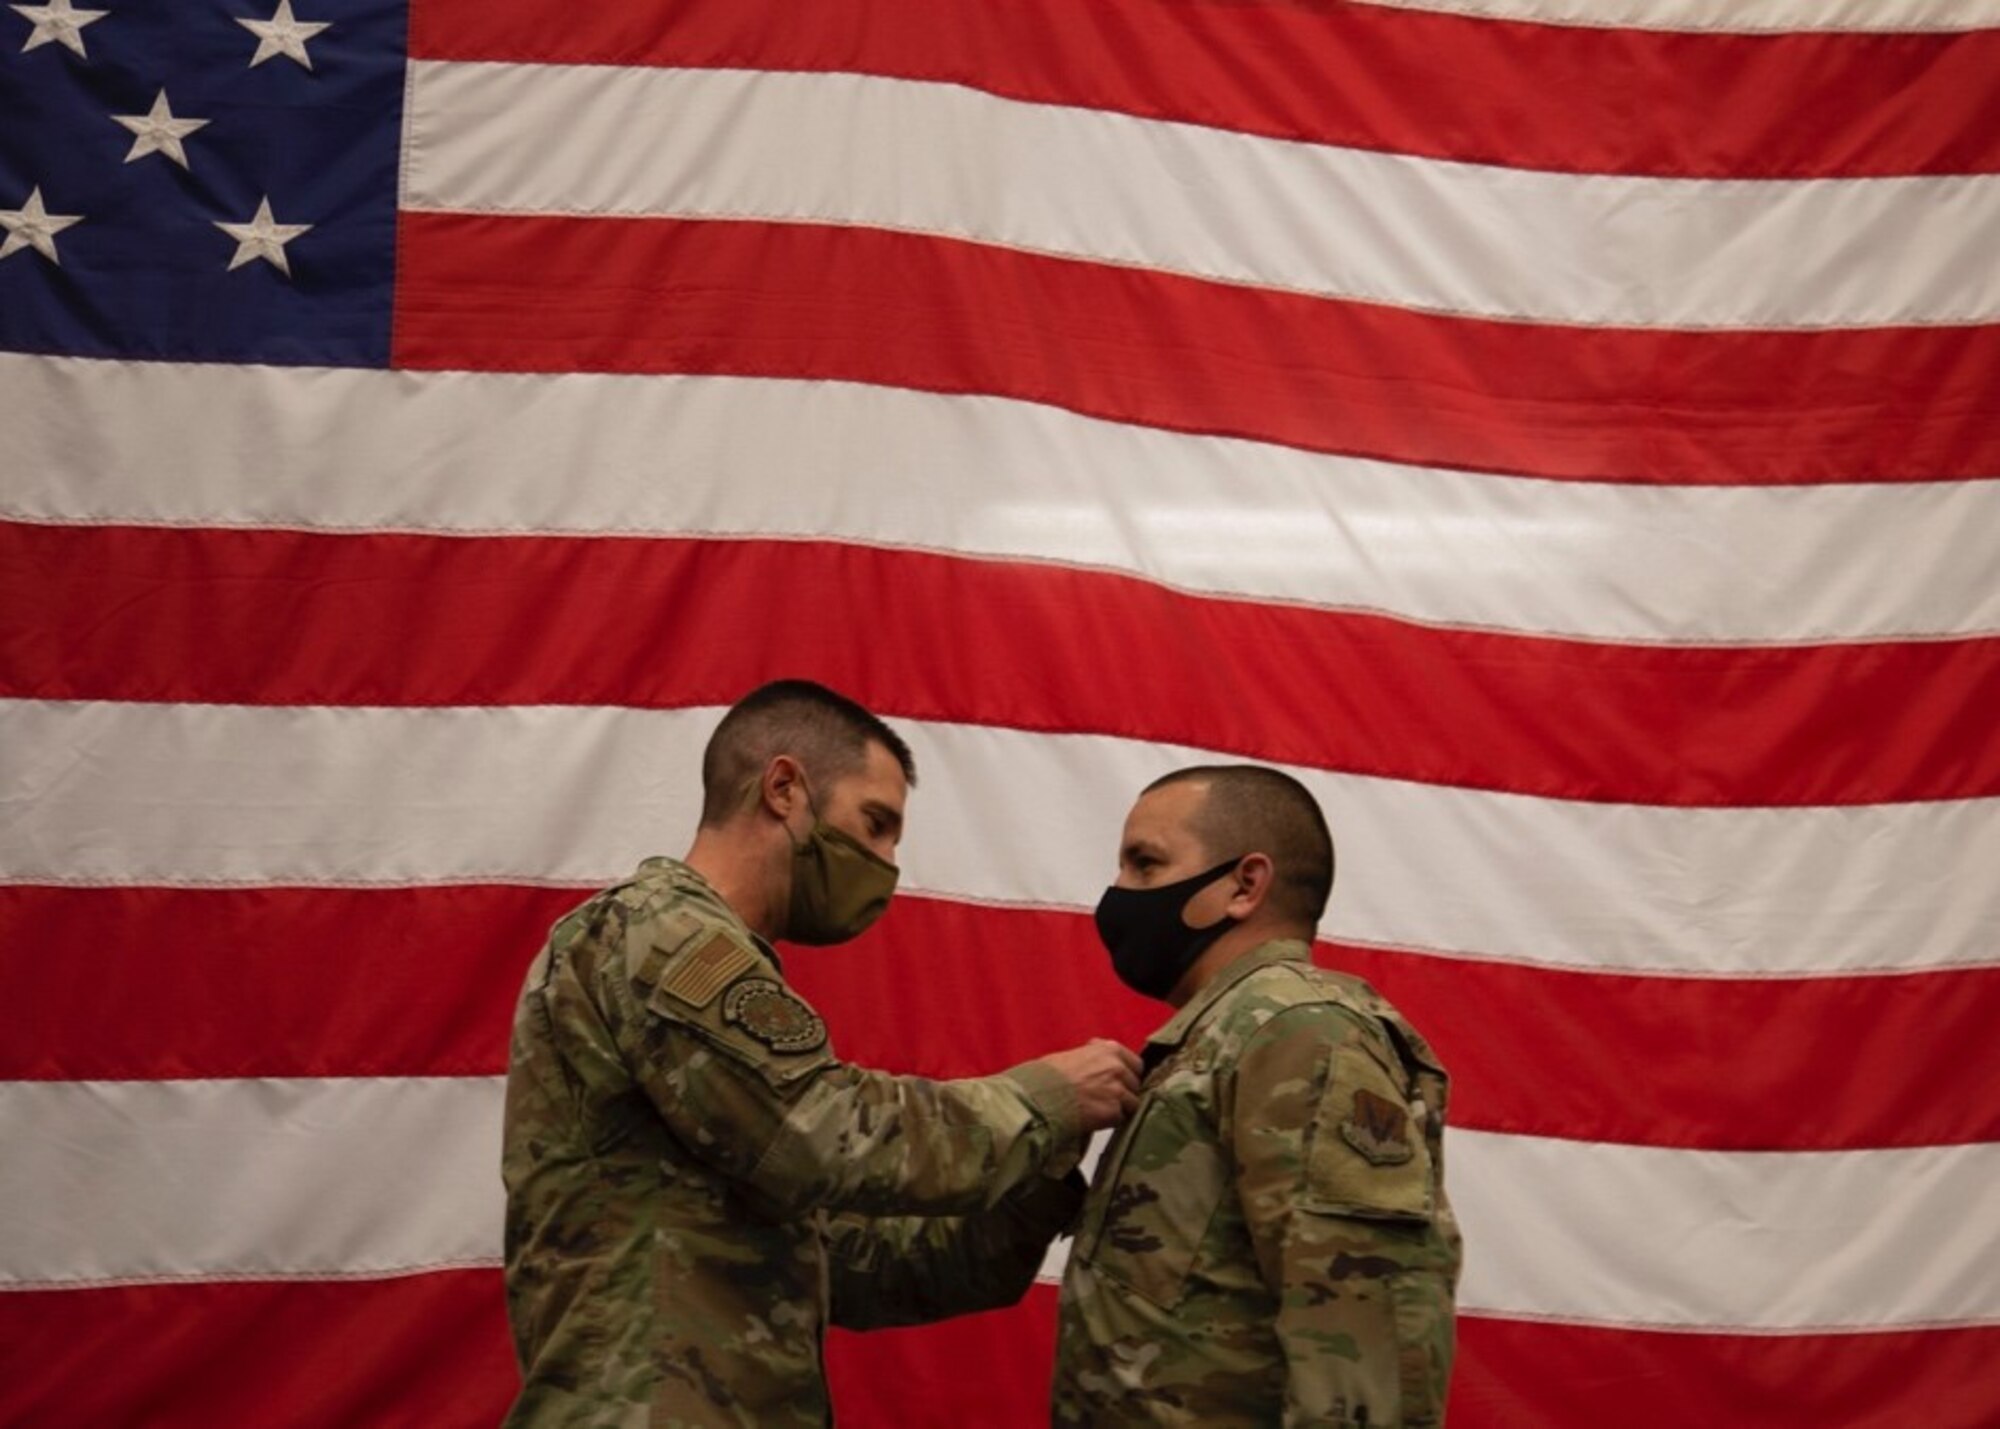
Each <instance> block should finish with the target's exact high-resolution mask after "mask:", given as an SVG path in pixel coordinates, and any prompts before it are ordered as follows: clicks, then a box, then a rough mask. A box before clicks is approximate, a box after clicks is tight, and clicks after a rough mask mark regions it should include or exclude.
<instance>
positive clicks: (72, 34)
mask: <svg viewBox="0 0 2000 1429" xmlns="http://www.w3.org/2000/svg"><path fill="white" fill-rule="evenodd" d="M7 8H8V9H10V10H12V11H13V12H14V13H15V14H16V15H19V16H20V17H21V18H22V19H24V20H26V21H27V22H28V23H29V24H31V25H33V26H34V27H35V28H34V29H33V30H31V31H30V32H29V34H28V42H27V43H26V44H24V45H22V46H21V51H22V53H24V54H25V53H26V52H27V51H29V50H33V49H39V48H41V46H43V45H46V44H47V43H48V42H49V41H51V40H54V41H56V42H57V43H59V44H64V45H68V46H69V47H70V48H71V49H73V50H75V51H76V52H77V53H78V54H80V55H81V54H83V53H84V51H83V27H84V26H85V25H94V24H96V23H97V22H98V21H99V20H102V19H103V18H104V17H105V16H106V15H108V14H110V13H111V12H110V11H109V10H75V9H71V8H70V3H69V0H49V3H48V4H46V5H9V6H8V7H7ZM84 57H85V58H86V59H87V58H89V56H87V55H85V56H84Z"/></svg>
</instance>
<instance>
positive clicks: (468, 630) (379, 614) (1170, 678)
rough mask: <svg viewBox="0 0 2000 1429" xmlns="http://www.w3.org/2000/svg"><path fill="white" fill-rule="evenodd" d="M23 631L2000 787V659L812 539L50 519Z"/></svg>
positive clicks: (1604, 765)
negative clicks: (1414, 609)
mask: <svg viewBox="0 0 2000 1429" xmlns="http://www.w3.org/2000/svg"><path fill="white" fill-rule="evenodd" d="M798 591H810V592H813V598H812V599H810V600H801V601H791V602H787V603H786V604H785V617H786V618H785V619H784V620H782V621H775V622H774V621H772V620H770V619H769V618H768V612H769V610H770V608H771V601H772V599H773V597H774V595H777V596H782V593H784V592H798ZM413 610H421V611H422V612H423V614H424V619H423V620H422V621H412V620H410V619H408V615H409V613H410V612H411V611H413ZM0 611H5V612H6V614H5V617H4V624H0V671H4V672H5V673H4V675H0V694H5V695H10V696H16V697H27V698H44V699H110V700H146V701H192V702H210V703H250V704H337V705H468V704H469V705H505V704H614V705H631V706H641V707H682V706H691V705H709V704H713V705H726V704H728V703H730V702H731V701H732V700H734V699H736V698H737V697H738V696H740V695H741V694H742V692H743V691H744V690H746V689H749V688H750V687H751V686H753V685H755V684H758V683H760V682H761V681H762V680H764V679H766V678H768V677H769V675H770V672H771V671H773V670H786V671H790V672H792V673H795V674H798V675H801V676H804V677H807V678H812V679H819V680H823V681H825V682H827V683H829V684H831V685H833V686H835V687H836V688H841V689H848V690H852V691H854V692H855V693H856V694H857V697H860V698H865V699H867V700H868V701H869V702H870V703H871V705H873V706H875V707H877V708H880V709H882V710H883V711H884V712H885V713H891V714H898V715H904V716H909V717H913V718H920V719H938V720H951V721H959V722H971V723H979V724H989V725H1001V726H1007V727H1011V728H1018V729H1029V730H1044V731H1068V732H1079V731H1081V732H1094V733H1106V734H1116V735H1124V736H1129V737H1133V738H1138V739H1146V740H1155V741H1167V742H1173V743H1183V744H1189V745H1194V746H1196V747H1202V748H1212V749H1217V750H1222V751H1226V752H1231V753H1237V754H1243V755H1249V756H1254V757H1257V758H1261V759H1269V760H1276V761H1280V762H1285V763H1292V764H1299V765H1308V766H1314V767H1320V768H1329V769H1339V770H1346V771H1351V772H1355V773H1361V774H1370V775H1379V776H1384V777H1389V778H1398V779H1411V780H1417V781H1421V782H1425V783H1434V784H1447V785H1457V786H1462V787H1472V788H1483V789H1499V790H1505V791H1508V792H1514V793H1524V794H1537V795H1547V796H1552V797H1557V798H1571V799H1589V800H1609V801H1615V802H1634V803H1646V804H1671V805H1803V804H1859V803H1878V802H1893V801H1908V800H1922V799H1952V798H1970V797H1975V796H1983V795H1992V794H1995V793H2000V740H1994V739H1992V738H1991V737H1990V735H1991V729H1990V723H1991V721H1990V718H1989V713H1990V711H1992V710H1993V709H1995V708H2000V639H1996V638H1993V637H1988V638H1984V639H1965V640H1938V641H1914V642H1882V643H1874V644H1853V645H1823V646H1795V647H1749V648H1741V647H1722V648H1712V647H1631V646H1622V645H1616V644H1603V643H1594V642H1585V641H1566V640H1554V639H1545V638H1539V637H1530V636H1522V635H1503V634H1495V633H1489V632H1472V631H1462V630H1439V629H1431V628H1425V627H1420V626H1413V625H1409V624H1406V623H1404V622H1400V621H1396V620H1392V619H1388V618H1386V617H1381V616H1373V615H1359V614H1351V613H1345V612H1333V611H1324V610H1312V609H1304V608H1299V607H1293V606H1282V605H1263V604H1257V603H1254V602H1250V601H1238V600H1227V599H1219V598H1214V597H1204V596H1190V595H1185V594H1180V593H1176V592H1173V591H1169V590H1165V589H1162V588H1160V587H1158V586H1155V585H1152V584H1149V583H1148V582H1145V581H1142V580H1139V579H1136V578H1133V577H1128V576H1120V575H1111V574H1105V573H1101V572H1094V571H1078V570H1073V569H1067V568H1062V567H1053V566H1044V565H1030V564H1025V563H1012V562H1003V561H986V560H970V559H964V558H957V557H949V556H940V555H933V554H927V553H914V552H907V551H889V550H881V549H877V548H872V547H860V546H844V545H835V544H818V543H807V542H798V541H699V540H653V539H639V538H615V537H477V538H465V537H440V536H410V535H372V536H349V535H321V534H304V533H299V532H292V531H216V530H174V529H151V528H135V527H58V526H35V525H27V524H19V523H13V524H8V523H0ZM1163 631H1172V632H1173V633H1174V637H1175V656H1174V658H1173V659H1172V660H1163V659H1161V658H1160V657H1159V653H1158V650H1157V647H1156V644H1155V643H1154V639H1153V637H1154V636H1156V635H1157V634H1159V633H1160V632H1163ZM1215 670H1228V671H1230V672H1231V678H1230V679H1229V680H1227V681H1218V680H1214V679H1209V678H1206V677H1204V676H1203V675H1202V674H1201V673H1200V672H1205V671H1215ZM1024 671H1031V672H1034V678H1030V679H1024V678H1022V672H1024ZM1245 689H1254V690H1257V691H1258V692H1259V697H1258V698H1257V699H1255V700H1246V699H1244V698H1243V697H1242V691H1243V690H1245Z"/></svg>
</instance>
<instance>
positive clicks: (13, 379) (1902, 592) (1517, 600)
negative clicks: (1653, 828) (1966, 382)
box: [0, 354, 2000, 644]
mask: <svg viewBox="0 0 2000 1429" xmlns="http://www.w3.org/2000/svg"><path fill="white" fill-rule="evenodd" d="M0 410H6V411H15V412H57V411H60V412H63V413H65V414H67V420H66V421H64V422H61V423H55V422H40V423H38V422H29V423H25V424H23V425H22V426H20V427H18V428H17V429H16V430H15V431H14V432H13V433H12V435H11V438H10V440H11V443H12V445H11V448H10V461H11V465H12V469H13V471H14V473H15V475H14V476H13V477H12V478H11V479H10V480H9V482H8V484H7V490H6V492H5V493H4V494H0V516H5V517H12V518H15V519H21V520H29V521H40V522H57V523H82V524H96V523H123V524H135V525H169V526H224V527H235V526H266V527H270V526H275V527H297V528H304V529H309V530H322V531H431V532H454V533H463V534H468V535H473V534H490V533H509V534H568V533H584V534H593V535H595V534H604V535H686V534H698V535H713V536H785V537H802V538H812V539H830V540H846V541H853V542H859V543H867V544H873V545H881V546H893V547H904V548H911V549H918V550H933V551H944V552H951V553H956V554H963V555H972V556H997V557H1008V558H1016V559H1029V560H1045V561H1055V562H1060V563H1063V564H1068V565H1077V566H1086V567H1096V568H1102V569H1108V570H1115V571H1121V572H1129V573H1132V574H1135V575H1141V576H1145V577H1148V578H1150V579H1152V580H1155V581H1159V582H1162V583H1164V584H1166V585H1170V586H1174V587H1178V588H1182V589H1187V590H1194V591H1202V592H1210V593H1215V594H1229V595H1241V596H1247V597H1250V598H1253V599H1270V600H1283V601H1296V602H1300V603H1304V604H1310V605H1317V606H1324V607H1329V608H1341V609H1350V610H1364V611H1380V612H1383V613H1387V614H1392V615H1397V616H1403V617H1406V618H1408V619H1411V620H1416V621H1421V622H1425V623H1430V624H1440V625H1458V626H1470V627H1480V628H1487V629H1497V630H1511V631H1522V632H1527V633H1533V634H1550V635H1578V636H1583V637H1586V638H1592V639H1604V640H1619V641H1628V642H1634V643H1647V642H1658V641H1671V642H1701V643H1727V644H1740V643H1746V642H1761V641H1772V642H1780V641H1782V642H1798V641H1814V640H1862V639H1883V638H1891V637H1903V636H1912V635H1971V634H1979V633H1987V632H1992V631H1996V630H2000V581H1995V580H1993V579H1992V564H1993V552H1992V540H1991V534H1990V533H1991V532H1993V531H1994V530H2000V482H1990V481H1965V482H1938V483H1919V484H1855V485H1846V486H1815V487H1811V488H1804V487H1769V486H1750V487H1679V486H1677V487H1650V486H1626V485H1600V484H1593V483H1585V482H1547V481H1533V480H1525V479H1520V478H1512V477H1496V476H1487V475H1480V474H1477V473H1466V472H1457V471H1442V470H1434V469H1429V468H1423V467H1409V466H1398V465H1395V464H1392V463H1388V462H1378V461H1364V460H1356V459H1352V458H1345V457H1336V456H1324V455H1319V454H1315V453H1310V452H1302V451H1298V450H1296V449H1293V448H1290V447H1281V446H1273V445H1266V444H1264V443H1259V442H1250V441H1239V440H1233V439H1228V438H1218V437H1200V436H1185V435H1180V434H1176V433H1170V432H1162V431H1156V430H1153V429H1151V428H1147V427H1137V426H1127V425H1124V424H1120V423H1116V422H1105V421H1099V420H1096V419H1094V418H1090V417H1083V416H1078V415H1076V414H1073V413H1070V412H1065V411H1062V410H1059V409H1057V408H1053V407H1044V406H1039V405H1036V404H1034V403H1027V402H1015V401H1009V400H1006V399H1003V398H994V397H969V396H941V395H936V394H932V393H925V392H910V391H903V390H900V389H895V388H888V387H875V386H868V385H864V384H859V383H845V382H793V381H783V380H776V379H746V378H730V377H631V376H620V375H605V374H575V375H569V376H563V377H559V378H557V377H546V376H540V375H531V376H521V375H516V374H499V373H494V374H489V373H464V372H443V373H407V372H369V371H360V370H350V369H332V370H328V369H312V368H277V367H229V366H223V365H219V364H188V365H184V366H183V365H172V364H147V363H128V362H97V361H89V360H82V359H62V358H44V357H35V356H25V355H11V354H5V355H0ZM189 412H200V413H203V414H204V420H202V421H199V422H191V421H189V420H188V419H187V414H188V413H189ZM576 432H589V433H590V434H591V440H590V441H589V442H588V443H585V444H581V445H579V444H578V443H576V442H575V441H573V440H572V439H571V434H573V433H576ZM662 432H672V433H673V434H674V440H673V442H672V443H671V444H670V445H667V446H663V445H662V443H661V441H660V433H662ZM78 433H88V434H89V436H88V440H89V442H90V443H91V448H92V450H91V457H90V460H89V461H88V462H84V463H78V462H76V461H75V460H74V453H73V444H74V441H75V440H76V438H77V434H78ZM774 471H783V472H793V473H797V474H799V475H800V477H801V479H800V480H797V481H793V482H790V483H788V484H787V485H786V486H785V487H784V489H783V491H782V493H781V494H780V493H779V491H778V489H777V488H775V487H773V486H772V485H771V484H770V483H769V482H768V481H766V480H764V479H763V478H765V477H766V476H767V475H768V474H769V473H771V472H774ZM86 473H87V475H86ZM806 478H809V479H806ZM1218 491H1227V492H1228V493H1229V494H1230V497H1229V501H1228V502H1227V503H1226V504H1225V505H1217V504H1216V503H1215V501H1214V500H1213V494H1214V493H1215V492H1218ZM1910 551H1922V552H1924V553H1925V555H1924V559H1923V560H1921V561H1913V560H1910V559H1909V558H1908V553H1909V552H1910Z"/></svg>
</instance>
